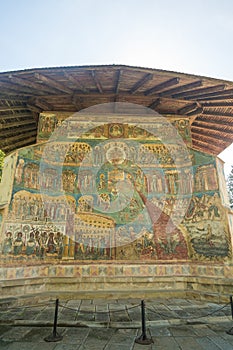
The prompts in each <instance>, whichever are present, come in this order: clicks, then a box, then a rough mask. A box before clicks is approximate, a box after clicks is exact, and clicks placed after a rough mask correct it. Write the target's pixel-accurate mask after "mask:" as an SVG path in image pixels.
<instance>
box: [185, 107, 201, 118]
mask: <svg viewBox="0 0 233 350" xmlns="http://www.w3.org/2000/svg"><path fill="white" fill-rule="evenodd" d="M202 112H203V108H202V107H198V108H197V109H195V110H194V111H192V112H188V113H187V115H188V116H189V117H191V116H192V115H197V114H201V113H202Z"/></svg>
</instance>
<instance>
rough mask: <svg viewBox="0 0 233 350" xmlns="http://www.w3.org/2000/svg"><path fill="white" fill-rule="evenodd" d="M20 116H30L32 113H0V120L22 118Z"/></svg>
mask: <svg viewBox="0 0 233 350" xmlns="http://www.w3.org/2000/svg"><path fill="white" fill-rule="evenodd" d="M22 118H24V119H25V118H26V119H27V118H28V119H30V118H32V113H17V114H8V115H0V122H1V120H11V119H22Z"/></svg>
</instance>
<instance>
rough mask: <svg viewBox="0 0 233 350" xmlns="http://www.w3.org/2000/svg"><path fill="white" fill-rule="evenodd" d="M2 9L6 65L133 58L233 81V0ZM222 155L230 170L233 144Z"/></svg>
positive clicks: (20, 1) (43, 1)
mask: <svg viewBox="0 0 233 350" xmlns="http://www.w3.org/2000/svg"><path fill="white" fill-rule="evenodd" d="M0 11H1V20H0V50H1V51H0V71H11V70H18V69H26V68H39V67H54V66H70V65H75V66H76V65H97V64H126V65H131V66H141V67H149V68H157V69H164V70H171V71H176V72H184V73H190V74H197V75H203V76H208V77H213V78H220V79H226V80H230V81H233V64H232V63H233V44H232V41H233V1H232V0H195V1H194V0H193V1H192V0H190V1H188V0H96V1H95V0H82V1H81V0H7V1H6V0H0ZM221 158H222V159H223V160H224V161H225V162H226V163H227V167H226V172H227V173H228V172H229V169H230V165H231V164H233V159H232V158H233V146H232V147H231V148H230V150H226V151H225V152H224V153H223V155H222V156H221ZM231 159H232V160H231Z"/></svg>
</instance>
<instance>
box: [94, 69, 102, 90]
mask: <svg viewBox="0 0 233 350" xmlns="http://www.w3.org/2000/svg"><path fill="white" fill-rule="evenodd" d="M91 76H92V79H93V81H94V83H95V85H96V87H97V89H98V91H99V93H101V94H102V93H103V88H102V86H101V84H100V81H99V79H98V78H97V76H96V72H95V71H94V70H91Z"/></svg>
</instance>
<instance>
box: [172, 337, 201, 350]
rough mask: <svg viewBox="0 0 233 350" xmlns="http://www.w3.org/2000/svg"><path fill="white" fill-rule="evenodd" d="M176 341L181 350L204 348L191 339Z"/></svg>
mask: <svg viewBox="0 0 233 350" xmlns="http://www.w3.org/2000/svg"><path fill="white" fill-rule="evenodd" d="M176 341H177V343H178V344H179V346H180V349H182V350H205V348H203V347H202V346H201V345H200V344H199V343H198V342H197V340H196V339H195V338H192V337H176Z"/></svg>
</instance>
